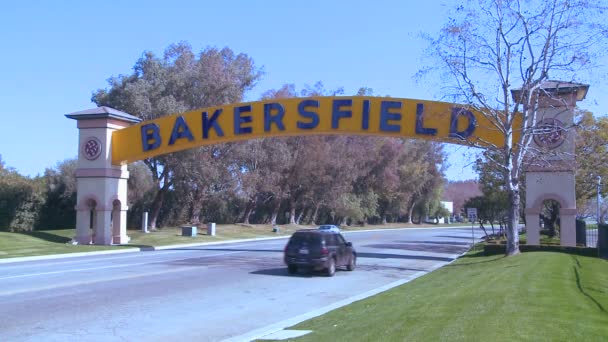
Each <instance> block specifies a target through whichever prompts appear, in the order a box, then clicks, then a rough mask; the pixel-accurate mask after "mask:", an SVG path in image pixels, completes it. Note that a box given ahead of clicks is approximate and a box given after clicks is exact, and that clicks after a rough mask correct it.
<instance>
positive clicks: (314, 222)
mask: <svg viewBox="0 0 608 342" xmlns="http://www.w3.org/2000/svg"><path fill="white" fill-rule="evenodd" d="M318 215H319V205H318V204H317V205H315V211H314V212H313V213H312V219H311V220H310V224H312V225H313V226H314V225H316V224H317V216H318Z"/></svg>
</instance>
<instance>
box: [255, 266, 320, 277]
mask: <svg viewBox="0 0 608 342" xmlns="http://www.w3.org/2000/svg"><path fill="white" fill-rule="evenodd" d="M249 274H258V275H268V276H275V277H300V278H312V277H313V276H318V275H321V272H314V271H310V270H298V272H296V273H294V274H289V272H287V267H280V268H267V269H264V270H257V271H253V272H249Z"/></svg>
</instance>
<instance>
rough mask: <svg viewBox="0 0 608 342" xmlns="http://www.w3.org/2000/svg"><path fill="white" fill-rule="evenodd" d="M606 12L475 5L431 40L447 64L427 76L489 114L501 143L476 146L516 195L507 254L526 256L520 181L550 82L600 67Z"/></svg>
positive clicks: (572, 1) (564, 1)
mask: <svg viewBox="0 0 608 342" xmlns="http://www.w3.org/2000/svg"><path fill="white" fill-rule="evenodd" d="M605 13H606V6H605V3H604V2H602V1H594V0H549V1H535V0H530V1H525V0H470V1H466V2H465V3H464V4H462V5H459V6H458V7H457V8H456V12H455V14H454V16H453V17H452V18H450V20H449V21H448V23H447V24H446V25H445V26H444V27H443V29H442V30H441V32H440V33H439V35H438V36H437V38H429V40H430V43H431V48H430V55H431V56H432V58H438V59H439V60H440V63H438V65H439V66H436V67H432V68H428V69H425V70H422V71H421V73H420V75H423V74H426V73H427V72H429V71H432V70H439V71H441V72H442V73H443V76H445V77H443V78H442V82H446V83H447V84H449V86H448V87H447V88H446V89H445V90H446V93H447V95H448V96H450V97H451V99H453V100H455V101H459V102H464V103H466V104H468V105H470V106H471V107H472V108H473V109H476V110H478V111H480V112H482V113H483V115H484V116H485V117H486V118H487V119H488V120H489V121H490V123H491V125H492V127H490V128H491V129H495V130H496V131H497V134H500V136H501V137H502V141H501V143H500V144H490V143H488V142H486V141H480V140H477V141H474V142H472V144H473V145H475V146H483V147H485V148H488V149H490V150H492V151H493V152H496V154H492V155H497V156H498V157H497V158H495V159H489V161H490V162H491V163H494V164H495V165H496V167H498V168H499V169H500V170H501V172H502V176H503V179H504V183H505V185H506V190H507V193H508V197H509V204H510V208H509V210H508V229H507V249H506V254H507V255H515V254H518V253H519V236H518V234H517V227H518V224H519V218H520V214H519V212H520V208H519V206H520V179H521V177H520V175H521V173H522V172H523V166H524V164H525V163H526V162H527V161H529V160H531V159H533V158H531V154H533V153H534V152H535V151H532V150H531V148H530V146H531V145H530V142H531V140H532V135H533V133H534V126H535V125H536V124H537V122H538V121H539V119H540V118H539V115H538V113H539V98H540V96H550V95H551V94H549V93H543V92H544V89H546V88H547V87H551V86H552V84H551V83H547V82H548V81H550V79H551V78H553V79H561V80H564V81H570V82H576V81H577V80H578V77H580V75H581V72H588V71H589V70H591V69H592V68H594V67H595V65H594V63H593V62H594V61H597V58H598V56H599V55H601V54H603V53H604V51H605V46H606V37H607V35H608V31H607V30H606V26H605V25H604V24H603V23H604V22H605V20H604V19H605V15H606V14H605ZM550 77H551V78H550ZM555 86H557V85H555ZM513 87H517V88H518V89H517V90H516V89H514V88H513ZM512 93H514V94H512ZM512 95H514V96H512Z"/></svg>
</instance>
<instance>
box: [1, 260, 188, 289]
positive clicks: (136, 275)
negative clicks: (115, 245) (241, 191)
mask: <svg viewBox="0 0 608 342" xmlns="http://www.w3.org/2000/svg"><path fill="white" fill-rule="evenodd" d="M192 269H200V267H199V266H197V267H182V268H176V269H168V270H160V271H153V272H147V273H139V274H132V275H125V276H120V277H106V278H98V279H94V280H85V281H74V282H69V283H63V284H57V285H48V286H40V287H32V288H26V289H23V288H22V289H19V290H14V291H5V292H0V297H4V296H13V295H17V294H22V293H28V292H38V291H45V290H54V289H59V288H62V287H70V286H81V285H90V284H95V283H102V282H107V281H114V280H126V279H136V278H143V277H148V276H154V275H159V274H168V273H176V272H183V271H190V270H192Z"/></svg>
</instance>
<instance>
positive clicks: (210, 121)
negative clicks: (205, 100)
mask: <svg viewBox="0 0 608 342" xmlns="http://www.w3.org/2000/svg"><path fill="white" fill-rule="evenodd" d="M220 114H222V109H221V108H220V109H216V110H215V112H213V115H212V116H211V118H209V114H207V112H203V114H202V115H203V139H208V138H209V130H211V129H212V128H213V129H215V134H217V136H218V137H223V136H224V131H222V127H220V125H218V123H217V119H218V117H219V116H220Z"/></svg>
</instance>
